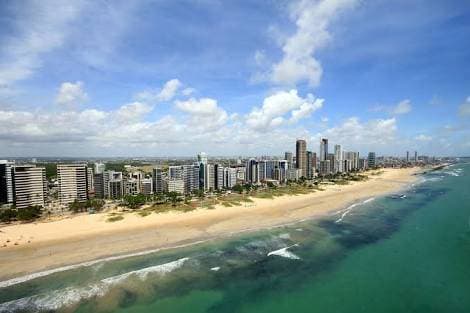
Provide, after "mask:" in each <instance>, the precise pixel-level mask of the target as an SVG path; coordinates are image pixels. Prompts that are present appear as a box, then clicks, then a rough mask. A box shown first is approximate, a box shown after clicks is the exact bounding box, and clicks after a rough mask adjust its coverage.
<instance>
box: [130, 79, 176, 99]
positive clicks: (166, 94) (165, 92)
mask: <svg viewBox="0 0 470 313" xmlns="http://www.w3.org/2000/svg"><path fill="white" fill-rule="evenodd" d="M181 86H182V83H181V82H180V81H179V80H178V79H176V78H174V79H171V80H169V81H167V82H166V83H165V84H164V85H163V87H162V88H161V89H158V90H145V91H142V92H140V93H138V94H137V95H136V97H135V98H136V99H137V100H139V101H143V102H150V103H157V102H162V101H170V100H171V99H173V98H174V97H175V96H176V93H177V92H178V90H179V89H180V87H181Z"/></svg>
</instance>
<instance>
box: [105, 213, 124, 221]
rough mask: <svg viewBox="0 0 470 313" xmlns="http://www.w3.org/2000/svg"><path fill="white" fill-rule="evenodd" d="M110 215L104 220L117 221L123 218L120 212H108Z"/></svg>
mask: <svg viewBox="0 0 470 313" xmlns="http://www.w3.org/2000/svg"><path fill="white" fill-rule="evenodd" d="M109 215H110V216H109V217H108V218H107V219H106V222H110V223H112V222H117V221H120V220H123V219H124V216H122V214H120V213H110V214H109Z"/></svg>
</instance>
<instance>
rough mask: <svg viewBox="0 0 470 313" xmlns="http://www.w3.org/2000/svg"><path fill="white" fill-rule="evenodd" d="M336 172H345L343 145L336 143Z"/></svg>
mask: <svg viewBox="0 0 470 313" xmlns="http://www.w3.org/2000/svg"><path fill="white" fill-rule="evenodd" d="M335 172H340V173H342V172H343V147H341V145H335Z"/></svg>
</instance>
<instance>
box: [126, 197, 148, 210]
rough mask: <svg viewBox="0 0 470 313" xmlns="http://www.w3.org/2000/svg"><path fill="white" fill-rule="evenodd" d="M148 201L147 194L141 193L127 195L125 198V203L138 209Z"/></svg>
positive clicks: (131, 207)
mask: <svg viewBox="0 0 470 313" xmlns="http://www.w3.org/2000/svg"><path fill="white" fill-rule="evenodd" d="M146 202H147V198H146V197H145V195H143V194H141V193H139V194H138V195H135V196H134V195H127V196H124V198H123V204H124V205H125V206H126V207H128V208H130V209H132V210H135V209H138V208H140V207H141V206H142V205H144V204H145V203H146Z"/></svg>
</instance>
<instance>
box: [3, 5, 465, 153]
mask: <svg viewBox="0 0 470 313" xmlns="http://www.w3.org/2000/svg"><path fill="white" fill-rule="evenodd" d="M469 38H470V1H466V0H442V1H440V0H433V1H428V0H414V1H409V0H394V1H389V0H374V1H372V0H369V1H367V0H317V1H315V0H310V1H306V0H294V1H282V0H279V1H274V0H266V1H257V0H248V1H247V0H244V1H217V0H213V1H211V0H193V1H185V0H180V1H163V0H162V1H157V0H156V1H150V0H141V1H140V0H135V1H100V0H97V1H85V0H83V1H82V0H76V1H47V0H46V1H39V0H38V1H28V0H25V1H13V0H11V1H10V0H4V1H1V2H0V156H4V157H44V156H59V157H60V156H67V157H99V156H102V157H113V156H128V157H137V156H143V157H145V156H148V157H163V156H193V155H195V154H196V153H198V152H200V151H205V152H206V153H208V154H209V155H213V156H238V155H242V156H256V155H282V154H283V153H284V151H295V141H296V139H305V140H307V149H308V150H312V151H314V152H316V151H318V150H319V141H320V138H328V139H329V142H330V145H334V144H341V145H342V146H343V149H344V150H346V151H359V152H360V153H361V154H363V155H364V154H366V153H367V152H369V151H375V152H376V153H377V154H378V155H397V156H403V155H405V154H406V151H407V150H409V151H413V152H414V151H415V150H417V151H418V153H419V154H420V155H424V154H426V155H439V156H449V155H470V40H469Z"/></svg>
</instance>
